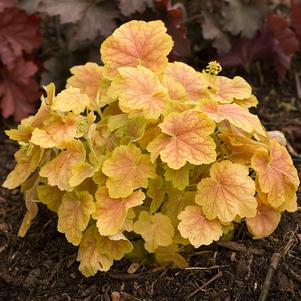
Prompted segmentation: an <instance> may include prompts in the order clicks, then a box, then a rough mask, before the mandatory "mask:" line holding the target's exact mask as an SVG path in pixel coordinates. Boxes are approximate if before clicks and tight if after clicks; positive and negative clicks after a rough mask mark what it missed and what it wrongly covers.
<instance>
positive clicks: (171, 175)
mask: <svg viewBox="0 0 301 301" xmlns="http://www.w3.org/2000/svg"><path fill="white" fill-rule="evenodd" d="M164 169H165V172H164V177H165V180H166V181H171V183H172V185H173V187H174V188H177V189H179V190H184V189H185V187H186V186H187V185H189V165H188V164H186V165H185V166H183V167H181V168H180V169H171V168H169V167H168V166H164Z"/></svg>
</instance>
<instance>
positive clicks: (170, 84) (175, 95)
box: [161, 74, 188, 101]
mask: <svg viewBox="0 0 301 301" xmlns="http://www.w3.org/2000/svg"><path fill="white" fill-rule="evenodd" d="M161 84H162V85H163V86H164V87H165V88H167V90H168V95H169V97H170V99H172V100H174V101H185V100H187V99H188V96H187V93H186V90H185V88H184V87H183V85H182V84H180V83H179V82H177V81H176V80H175V79H174V78H172V77H171V76H169V75H167V74H163V76H162V79H161Z"/></svg>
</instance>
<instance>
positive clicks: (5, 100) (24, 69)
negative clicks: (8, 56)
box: [0, 57, 40, 121]
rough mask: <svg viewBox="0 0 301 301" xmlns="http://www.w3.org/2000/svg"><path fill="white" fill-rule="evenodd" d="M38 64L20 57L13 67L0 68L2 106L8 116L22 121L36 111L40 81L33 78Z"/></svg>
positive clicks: (4, 115) (3, 113)
mask: <svg viewBox="0 0 301 301" xmlns="http://www.w3.org/2000/svg"><path fill="white" fill-rule="evenodd" d="M37 70H38V68H37V66H36V65H35V64H34V63H33V62H30V61H25V60H24V59H23V58H22V57H19V58H18V59H16V61H15V66H14V67H13V68H12V69H10V70H9V69H6V68H1V69H0V108H1V110H2V115H3V117H4V118H7V117H9V116H11V115H13V116H14V119H15V120H16V121H20V120H21V119H22V118H24V117H25V116H27V115H28V114H29V113H32V112H33V111H34V103H35V101H37V99H38V98H39V96H40V89H39V85H38V83H37V82H36V81H35V80H34V79H33V76H34V75H35V73H36V72H37Z"/></svg>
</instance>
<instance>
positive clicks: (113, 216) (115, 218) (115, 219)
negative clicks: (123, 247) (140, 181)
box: [92, 187, 145, 235]
mask: <svg viewBox="0 0 301 301" xmlns="http://www.w3.org/2000/svg"><path fill="white" fill-rule="evenodd" d="M95 198H96V210H95V212H94V213H93V215H92V217H93V218H94V219H96V220H97V223H96V224H97V228H98V231H99V233H100V234H101V235H115V234H117V233H118V232H120V231H121V228H122V225H123V223H124V221H125V219H126V216H127V213H128V210H129V209H130V208H132V207H135V206H138V205H141V204H142V203H143V200H144V199H145V194H144V193H143V192H142V191H141V190H138V191H134V192H133V193H132V194H131V195H130V196H129V197H127V198H124V199H123V198H119V199H112V198H110V196H109V194H108V190H107V188H106V187H100V188H98V190H97V192H96V194H95Z"/></svg>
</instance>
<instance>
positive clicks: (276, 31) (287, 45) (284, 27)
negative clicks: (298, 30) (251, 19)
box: [267, 12, 299, 81]
mask: <svg viewBox="0 0 301 301" xmlns="http://www.w3.org/2000/svg"><path fill="white" fill-rule="evenodd" d="M267 25H268V27H269V29H270V31H271V32H272V34H273V36H274V38H275V48H274V54H275V55H274V63H275V66H276V70H277V73H278V77H279V80H280V81H282V80H283V79H284V76H285V74H286V71H287V70H289V69H290V66H291V59H292V55H293V54H294V53H295V52H296V51H298V49H299V41H298V39H297V36H296V34H295V33H294V32H293V31H292V30H291V29H290V27H289V23H288V21H286V20H285V19H284V18H283V17H281V16H279V15H276V14H273V13H271V12H270V13H268V15H267Z"/></svg>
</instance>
